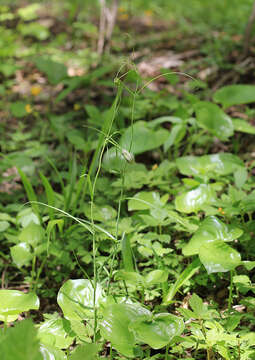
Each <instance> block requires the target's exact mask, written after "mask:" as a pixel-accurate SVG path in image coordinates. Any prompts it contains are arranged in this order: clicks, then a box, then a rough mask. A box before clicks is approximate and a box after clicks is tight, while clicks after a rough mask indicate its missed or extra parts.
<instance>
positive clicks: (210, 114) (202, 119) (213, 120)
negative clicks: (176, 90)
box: [195, 101, 234, 140]
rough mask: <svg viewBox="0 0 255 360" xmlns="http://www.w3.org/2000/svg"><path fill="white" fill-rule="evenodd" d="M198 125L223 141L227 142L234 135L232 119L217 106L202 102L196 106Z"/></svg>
mask: <svg viewBox="0 0 255 360" xmlns="http://www.w3.org/2000/svg"><path fill="white" fill-rule="evenodd" d="M195 112H196V118H197V122H198V124H199V125H200V126H201V127H202V128H203V129H206V130H207V131H208V132H210V133H211V134H212V135H214V136H216V137H218V138H219V139H221V140H227V139H228V138H229V137H230V136H232V135H233V133H234V126H233V123H232V120H231V118H230V117H229V116H228V115H226V114H225V113H224V111H223V110H222V109H221V108H219V107H218V106H217V105H215V104H213V103H210V102H207V101H200V102H198V103H196V104H195Z"/></svg>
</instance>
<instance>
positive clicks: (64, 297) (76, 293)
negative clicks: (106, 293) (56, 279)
mask: <svg viewBox="0 0 255 360" xmlns="http://www.w3.org/2000/svg"><path fill="white" fill-rule="evenodd" d="M102 297H103V292H102V289H101V286H100V285H99V284H98V285H97V289H96V307H98V305H99V301H100V300H101V299H102ZM93 298H94V288H93V286H92V284H91V282H90V281H89V280H87V279H77V280H68V281H66V282H65V283H64V285H62V286H61V288H60V290H59V292H58V297H57V302H58V305H59V306H60V307H61V309H62V311H63V314H64V316H65V317H66V318H67V319H68V320H85V319H87V318H90V317H92V316H93V313H94V308H93Z"/></svg>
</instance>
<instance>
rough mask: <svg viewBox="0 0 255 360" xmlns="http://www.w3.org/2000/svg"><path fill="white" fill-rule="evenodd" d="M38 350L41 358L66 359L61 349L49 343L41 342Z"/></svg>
mask: <svg viewBox="0 0 255 360" xmlns="http://www.w3.org/2000/svg"><path fill="white" fill-rule="evenodd" d="M40 352H41V354H42V356H43V360H67V357H66V355H65V353H64V352H63V351H61V350H59V349H56V348H54V347H53V346H50V345H44V344H41V346H40Z"/></svg>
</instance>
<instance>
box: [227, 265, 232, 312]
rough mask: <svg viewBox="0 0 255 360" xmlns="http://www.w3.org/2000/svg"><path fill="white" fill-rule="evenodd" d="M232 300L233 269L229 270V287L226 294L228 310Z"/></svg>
mask: <svg viewBox="0 0 255 360" xmlns="http://www.w3.org/2000/svg"><path fill="white" fill-rule="evenodd" d="M232 300H233V270H231V271H230V287H229V296H228V311H229V312H230V311H231V306H232Z"/></svg>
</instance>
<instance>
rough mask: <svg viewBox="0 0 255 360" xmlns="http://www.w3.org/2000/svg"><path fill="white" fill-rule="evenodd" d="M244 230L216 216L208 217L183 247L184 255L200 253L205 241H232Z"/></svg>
mask: <svg viewBox="0 0 255 360" xmlns="http://www.w3.org/2000/svg"><path fill="white" fill-rule="evenodd" d="M242 233H243V231H242V230H241V229H238V228H232V227H230V226H229V225H226V224H224V223H223V222H222V221H220V220H219V219H218V218H217V217H215V216H209V217H207V218H206V219H205V220H204V221H203V222H202V224H201V225H200V226H199V228H198V230H197V231H196V232H195V234H194V235H193V236H192V238H191V240H190V242H189V243H188V244H187V245H185V246H184V247H183V249H182V252H183V255H185V256H190V255H195V254H198V252H199V248H200V247H201V246H202V245H204V244H205V243H208V242H211V241H214V240H222V241H232V240H234V239H237V238H239V237H240V236H241V235H242Z"/></svg>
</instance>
